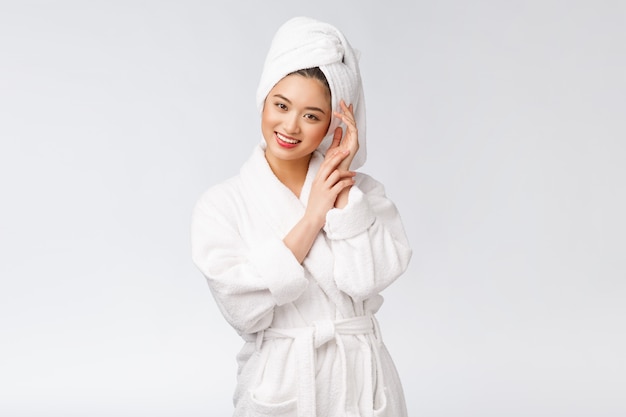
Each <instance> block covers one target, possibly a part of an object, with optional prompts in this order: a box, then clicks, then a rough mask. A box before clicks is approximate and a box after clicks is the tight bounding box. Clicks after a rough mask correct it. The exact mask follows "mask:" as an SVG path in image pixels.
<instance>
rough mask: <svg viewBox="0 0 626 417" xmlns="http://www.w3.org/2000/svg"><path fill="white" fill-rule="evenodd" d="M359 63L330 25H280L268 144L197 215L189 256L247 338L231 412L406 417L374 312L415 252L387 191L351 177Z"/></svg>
mask: <svg viewBox="0 0 626 417" xmlns="http://www.w3.org/2000/svg"><path fill="white" fill-rule="evenodd" d="M357 59H358V58H357V56H356V53H355V51H354V50H353V49H352V47H351V46H350V44H349V43H348V41H347V40H346V38H345V36H344V35H343V34H342V33H341V32H340V31H339V30H337V29H336V28H335V27H333V26H331V25H329V24H327V23H324V22H319V21H317V20H314V19H310V18H305V17H298V18H294V19H290V20H289V21H287V22H286V23H285V24H283V25H282V26H281V27H280V28H279V30H278V31H277V33H276V35H275V36H274V39H273V41H272V45H271V47H270V50H269V52H268V55H267V58H266V62H265V66H264V69H263V74H262V76H261V81H260V84H259V88H258V91H257V102H258V106H259V109H260V111H261V131H262V135H263V141H261V143H259V144H258V145H257V146H256V147H255V148H254V149H253V152H252V155H251V156H250V158H249V160H248V161H247V162H246V163H245V164H244V165H243V166H242V168H241V170H240V173H239V175H237V176H236V177H233V178H231V179H230V180H227V181H225V182H223V183H221V184H218V185H215V186H213V187H211V188H210V189H209V190H208V191H207V192H205V193H204V194H203V195H202V196H201V197H200V199H199V201H198V203H197V205H196V207H195V209H194V213H193V218H192V252H193V260H194V262H195V263H196V265H197V266H198V268H199V269H200V270H201V271H202V273H203V274H204V275H205V276H206V278H207V280H208V283H209V286H210V288H211V291H212V293H213V295H214V297H215V300H216V302H217V305H218V306H219V308H220V311H221V312H222V313H223V315H224V317H225V318H226V320H227V321H228V322H229V323H230V324H231V325H232V326H233V327H234V328H235V329H236V330H237V332H238V333H239V334H240V335H241V336H242V338H243V339H244V340H245V344H244V346H243V348H242V350H241V351H240V353H239V355H238V357H237V359H238V363H239V372H238V381H237V389H236V391H235V396H234V404H235V413H234V415H235V416H248V417H253V416H273V417H276V416H299V417H302V416H307V417H326V416H328V417H331V416H332V417H338V416H390V417H391V416H393V417H402V416H406V407H405V403H404V397H403V392H402V387H401V384H400V380H399V378H398V374H397V372H396V369H395V367H394V365H393V362H392V360H391V358H390V356H389V354H388V352H387V350H386V348H385V346H384V345H383V343H382V339H381V335H380V330H379V329H378V325H377V322H376V320H375V318H374V313H376V311H377V310H378V309H379V307H380V305H381V304H382V301H383V299H382V297H381V296H380V295H379V293H380V292H381V291H382V290H383V289H384V288H386V287H387V286H388V285H390V284H391V283H392V282H393V281H394V280H395V279H396V278H398V277H399V276H400V275H401V274H402V273H403V272H404V271H405V270H406V268H407V265H408V262H409V260H410V257H411V249H410V247H409V245H408V242H407V238H406V234H405V232H404V229H403V226H402V222H401V219H400V216H399V214H398V212H397V210H396V208H395V206H394V204H393V203H392V202H391V201H390V200H389V199H387V197H386V196H385V193H384V189H383V186H382V185H381V184H380V183H379V182H377V181H376V180H374V179H373V178H372V177H370V176H368V175H366V174H363V173H357V172H355V169H357V168H359V167H360V166H362V164H363V163H364V162H365V146H364V141H365V136H364V134H365V128H364V126H365V107H364V102H363V91H362V85H361V77H360V72H359V67H358V61H357ZM341 123H343V125H344V128H342V127H341V126H339V125H340V124H341Z"/></svg>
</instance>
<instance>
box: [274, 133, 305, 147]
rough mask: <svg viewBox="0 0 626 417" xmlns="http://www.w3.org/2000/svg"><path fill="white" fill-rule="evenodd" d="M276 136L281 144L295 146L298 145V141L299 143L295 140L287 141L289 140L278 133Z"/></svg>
mask: <svg viewBox="0 0 626 417" xmlns="http://www.w3.org/2000/svg"><path fill="white" fill-rule="evenodd" d="M276 135H277V136H278V138H279V139H280V140H282V141H283V142H287V143H291V144H292V145H295V144H296V143H300V141H299V140H297V139H289V138H286V137H284V136H283V135H281V134H280V133H276Z"/></svg>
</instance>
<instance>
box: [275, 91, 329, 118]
mask: <svg viewBox="0 0 626 417" xmlns="http://www.w3.org/2000/svg"><path fill="white" fill-rule="evenodd" d="M274 97H278V98H280V99H283V100H285V101H286V102H287V103H289V104H292V103H291V100H289V99H288V98H287V97H285V96H283V95H282V94H274ZM305 109H306V110H313V111H318V112H320V113H322V114H326V113H325V112H324V110H322V109H320V108H319V107H305Z"/></svg>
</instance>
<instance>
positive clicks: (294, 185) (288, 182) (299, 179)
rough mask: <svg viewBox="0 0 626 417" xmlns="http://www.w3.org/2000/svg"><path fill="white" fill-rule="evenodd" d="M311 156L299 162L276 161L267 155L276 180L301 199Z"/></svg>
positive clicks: (266, 157)
mask: <svg viewBox="0 0 626 417" xmlns="http://www.w3.org/2000/svg"><path fill="white" fill-rule="evenodd" d="M311 156H312V155H308V156H306V157H305V158H301V159H297V160H289V161H286V160H283V159H276V158H272V157H271V156H269V155H268V154H267V153H265V159H266V160H267V163H268V164H269V166H270V168H271V169H272V172H273V173H274V175H276V178H278V180H279V181H280V182H282V183H283V184H284V185H285V186H286V187H287V188H289V189H290V190H291V192H293V193H294V194H295V195H296V196H297V197H300V192H301V191H302V186H303V185H304V180H305V179H306V174H307V172H308V170H309V162H310V161H311Z"/></svg>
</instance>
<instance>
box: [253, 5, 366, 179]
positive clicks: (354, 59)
mask: <svg viewBox="0 0 626 417" xmlns="http://www.w3.org/2000/svg"><path fill="white" fill-rule="evenodd" d="M313 67H319V68H320V69H321V70H322V72H323V73H324V75H325V76H326V79H327V80H328V84H329V86H330V92H331V96H332V100H331V105H332V109H333V111H336V112H341V107H340V106H339V102H340V100H341V99H343V100H344V101H345V102H346V104H347V105H350V104H352V105H353V106H354V107H353V109H354V116H355V118H356V122H357V129H358V131H359V151H358V152H357V154H356V155H355V157H354V160H353V162H352V165H351V169H358V168H360V167H361V166H363V164H364V163H365V160H366V155H367V151H366V147H365V99H364V95H363V84H362V81H361V73H360V70H359V53H358V51H356V50H355V49H353V48H352V46H351V45H350V43H349V42H348V40H347V39H346V37H345V36H344V35H343V33H342V32H341V31H339V30H338V29H337V28H336V27H334V26H332V25H330V24H328V23H324V22H320V21H318V20H315V19H312V18H309V17H294V18H292V19H290V20H288V21H287V22H285V23H284V24H283V25H282V26H281V27H280V28H279V29H278V31H277V32H276V34H275V35H274V38H273V39H272V43H271V45H270V49H269V52H268V54H267V57H266V59H265V64H264V67H263V73H262V75H261V80H260V82H259V87H258V89H257V95H256V99H257V106H258V108H259V111H263V104H264V102H265V98H266V97H267V94H268V93H269V92H270V90H271V89H272V88H273V87H274V85H276V83H277V82H279V81H280V80H281V79H282V78H283V77H285V76H286V75H287V74H290V73H292V72H294V71H298V70H301V69H306V68H313ZM340 123H341V120H340V119H339V118H337V117H334V116H333V118H332V121H331V123H330V127H329V129H328V132H327V134H326V137H325V138H324V140H323V141H322V143H321V144H320V146H319V148H318V149H319V150H320V151H321V152H322V153H323V154H325V153H326V150H328V147H329V146H330V144H331V143H332V138H333V133H334V131H335V128H336V127H337V126H339V125H340ZM344 132H345V127H344Z"/></svg>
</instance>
